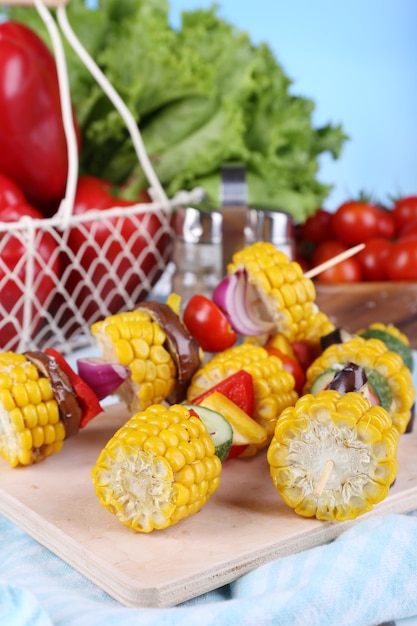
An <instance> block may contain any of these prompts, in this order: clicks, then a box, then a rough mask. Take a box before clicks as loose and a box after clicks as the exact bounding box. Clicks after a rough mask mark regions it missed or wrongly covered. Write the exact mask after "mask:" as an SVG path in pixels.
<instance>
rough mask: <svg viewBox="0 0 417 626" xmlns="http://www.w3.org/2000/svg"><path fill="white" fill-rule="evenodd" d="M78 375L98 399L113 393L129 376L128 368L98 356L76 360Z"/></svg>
mask: <svg viewBox="0 0 417 626" xmlns="http://www.w3.org/2000/svg"><path fill="white" fill-rule="evenodd" d="M77 368H78V375H79V376H80V377H81V378H82V379H83V380H84V381H85V382H86V383H87V385H89V387H91V389H92V390H93V391H94V393H95V394H96V396H97V398H98V399H99V400H103V398H107V396H110V395H111V394H112V393H114V392H115V391H116V390H117V389H118V388H119V387H120V385H121V384H122V383H123V382H124V381H125V380H126V379H127V378H129V376H130V370H129V368H128V367H126V366H125V365H121V364H120V363H108V362H107V361H105V360H104V359H101V358H99V357H87V358H84V359H78V360H77Z"/></svg>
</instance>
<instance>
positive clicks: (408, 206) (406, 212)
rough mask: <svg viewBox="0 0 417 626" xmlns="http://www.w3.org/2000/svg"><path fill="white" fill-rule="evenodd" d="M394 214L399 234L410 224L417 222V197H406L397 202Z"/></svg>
mask: <svg viewBox="0 0 417 626" xmlns="http://www.w3.org/2000/svg"><path fill="white" fill-rule="evenodd" d="M392 214H393V217H394V220H395V223H396V225H397V229H398V231H399V232H401V231H402V230H403V229H404V228H407V226H408V225H409V224H410V222H417V196H404V197H403V198H400V199H399V200H397V202H396V203H395V204H394V207H393V210H392Z"/></svg>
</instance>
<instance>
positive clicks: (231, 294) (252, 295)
mask: <svg viewBox="0 0 417 626" xmlns="http://www.w3.org/2000/svg"><path fill="white" fill-rule="evenodd" d="M256 301H258V303H259V295H258V293H257V291H256V290H255V288H254V287H253V286H252V285H251V284H250V283H249V279H248V274H247V271H246V270H245V269H241V270H237V271H236V272H234V273H233V274H229V275H228V276H226V277H225V278H223V280H222V281H220V283H219V284H218V285H217V287H216V288H215V289H214V292H213V302H214V303H215V304H216V305H217V306H218V307H219V309H221V310H222V311H223V313H224V314H225V315H226V317H227V319H228V321H229V323H230V325H231V326H232V328H233V330H234V331H235V332H236V333H237V334H238V335H243V336H245V337H256V336H257V335H262V334H265V333H270V332H272V331H273V330H274V328H275V322H273V321H271V320H266V319H262V318H261V317H259V314H258V307H257V306H256Z"/></svg>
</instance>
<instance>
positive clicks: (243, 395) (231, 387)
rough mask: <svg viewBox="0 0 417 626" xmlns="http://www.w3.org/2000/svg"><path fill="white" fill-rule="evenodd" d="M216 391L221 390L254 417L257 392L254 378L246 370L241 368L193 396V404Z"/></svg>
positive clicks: (198, 402)
mask: <svg viewBox="0 0 417 626" xmlns="http://www.w3.org/2000/svg"><path fill="white" fill-rule="evenodd" d="M214 391H219V392H220V393H222V394H223V395H224V396H226V397H227V398H229V400H231V401H232V402H234V403H235V404H237V406H238V407H239V408H240V409H242V411H245V413H247V414H248V415H250V416H251V417H253V411H254V406H255V393H254V388H253V378H252V376H251V375H250V374H249V372H246V371H245V370H239V371H238V372H235V373H234V374H231V375H230V376H228V377H227V378H225V379H224V380H221V381H220V382H219V383H217V384H216V385H213V387H210V389H207V390H206V391H203V393H201V394H200V395H199V396H197V398H193V400H192V402H193V404H200V402H201V400H203V398H206V397H207V396H209V395H211V394H212V393H213V392H214Z"/></svg>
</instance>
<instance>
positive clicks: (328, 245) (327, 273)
mask: <svg viewBox="0 0 417 626" xmlns="http://www.w3.org/2000/svg"><path fill="white" fill-rule="evenodd" d="M345 250H347V246H346V245H344V244H343V243H341V242H339V241H323V242H322V243H321V244H319V245H318V246H317V249H316V250H315V252H314V254H313V267H316V266H317V265H320V264H321V263H324V262H325V261H328V260H329V259H332V258H333V257H335V256H336V255H338V254H340V253H341V252H344V251H345ZM361 278H362V270H361V266H360V264H359V261H358V260H357V258H356V257H350V258H349V259H345V260H344V261H342V262H340V263H337V264H336V265H333V266H332V267H330V268H329V269H327V270H324V271H323V272H321V273H320V274H318V275H317V280H318V281H321V282H325V283H356V282H359V281H360V280H361Z"/></svg>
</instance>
